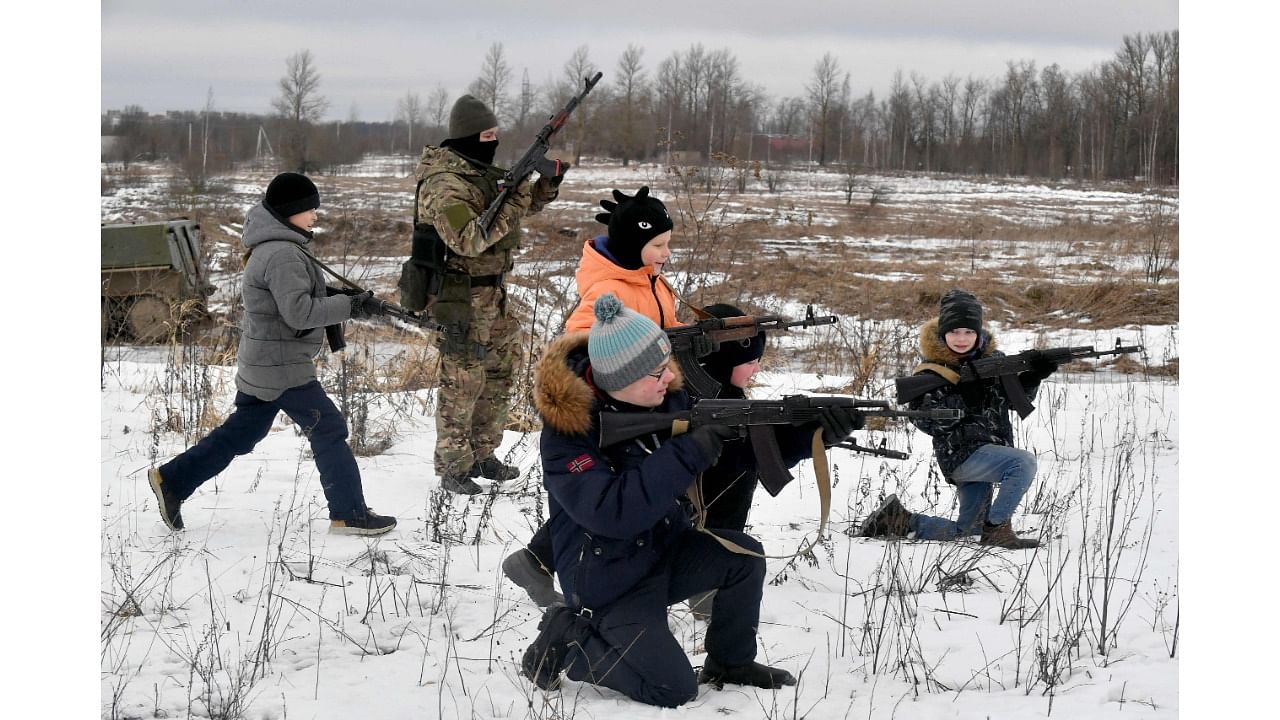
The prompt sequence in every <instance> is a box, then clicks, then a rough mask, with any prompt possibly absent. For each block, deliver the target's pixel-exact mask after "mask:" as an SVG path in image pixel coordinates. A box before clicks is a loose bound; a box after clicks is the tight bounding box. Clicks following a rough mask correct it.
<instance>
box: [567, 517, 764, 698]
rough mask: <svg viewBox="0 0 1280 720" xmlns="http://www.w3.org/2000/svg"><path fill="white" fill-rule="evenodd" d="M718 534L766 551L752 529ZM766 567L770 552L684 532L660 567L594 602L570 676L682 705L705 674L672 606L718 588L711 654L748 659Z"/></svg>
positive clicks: (726, 660)
mask: <svg viewBox="0 0 1280 720" xmlns="http://www.w3.org/2000/svg"><path fill="white" fill-rule="evenodd" d="M718 534H719V535H721V536H722V537H724V538H726V539H728V540H732V541H733V542H735V543H737V544H739V545H741V546H742V547H744V548H747V549H748V550H754V551H755V552H761V553H762V552H764V549H763V546H762V545H761V544H760V542H759V541H757V540H756V539H755V538H753V537H751V536H750V535H747V534H745V533H741V532H734V531H731V530H724V531H720V532H719V533H718ZM764 572H765V561H764V559H763V558H757V557H752V556H750V555H740V554H736V553H732V552H729V551H728V550H726V549H725V548H724V547H722V546H721V545H720V544H719V543H718V542H716V541H715V540H714V539H713V538H712V537H710V536H709V535H706V534H705V533H700V532H697V531H694V530H690V531H688V532H686V533H684V534H683V535H681V536H680V537H679V539H678V540H677V542H676V544H675V545H674V546H673V547H672V549H671V550H670V551H669V552H668V553H667V555H666V557H664V559H663V562H662V563H661V564H660V565H659V566H658V567H657V568H655V570H654V572H652V573H651V574H649V575H648V576H647V577H645V578H644V579H643V580H641V581H640V583H639V584H637V585H636V586H635V587H634V588H632V589H631V590H628V591H627V593H626V594H625V595H623V596H622V597H621V598H619V599H618V600H617V601H615V602H614V603H612V604H611V605H609V606H608V607H607V608H603V609H601V608H593V609H592V611H591V613H590V619H589V624H590V631H588V632H585V633H583V636H582V638H581V639H580V640H579V642H578V643H577V644H575V645H574V646H573V648H572V650H571V652H570V653H569V657H568V663H569V664H568V665H567V666H566V671H567V674H568V676H569V678H570V679H572V680H577V681H580V682H589V683H592V684H595V685H602V686H604V687H608V688H612V689H614V690H617V691H618V692H620V693H622V694H624V695H626V696H627V697H630V698H632V699H634V700H638V701H640V702H643V703H648V704H650V705H658V706H662V707H676V706H678V705H681V704H683V703H685V702H688V701H689V700H692V699H693V698H695V697H697V694H698V680H697V677H696V675H695V674H694V671H693V666H692V665H691V664H690V663H689V658H688V656H686V655H685V652H684V648H682V647H681V646H680V643H679V642H677V641H676V639H675V637H674V636H672V634H671V631H670V629H668V627H667V606H669V605H673V604H675V603H678V602H682V601H684V600H687V599H689V598H690V597H692V596H694V595H697V594H699V593H703V592H706V591H708V590H716V591H717V592H716V595H715V600H714V604H713V606H712V612H711V625H710V627H708V628H707V637H706V648H707V655H708V656H710V657H713V658H715V659H716V660H717V661H718V662H720V663H721V664H722V665H728V666H733V665H743V664H746V663H749V662H751V661H752V660H754V659H755V656H756V627H757V625H759V623H760V598H761V595H762V593H763V590H764ZM584 614H586V613H584Z"/></svg>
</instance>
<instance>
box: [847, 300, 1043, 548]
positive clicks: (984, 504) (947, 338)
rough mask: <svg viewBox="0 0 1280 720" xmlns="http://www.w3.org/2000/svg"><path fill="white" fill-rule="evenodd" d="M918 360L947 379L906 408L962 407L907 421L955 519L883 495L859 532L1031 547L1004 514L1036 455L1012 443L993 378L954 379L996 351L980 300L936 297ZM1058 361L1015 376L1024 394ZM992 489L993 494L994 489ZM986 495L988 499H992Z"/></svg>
mask: <svg viewBox="0 0 1280 720" xmlns="http://www.w3.org/2000/svg"><path fill="white" fill-rule="evenodd" d="M920 355H921V356H922V358H923V359H924V363H923V364H921V365H920V366H919V367H917V368H916V374H919V373H926V372H927V373H933V374H935V375H939V376H941V377H943V378H946V379H947V380H948V381H949V383H948V384H947V385H945V386H943V387H941V388H939V389H937V390H934V391H932V392H929V393H926V394H925V395H924V396H922V397H920V398H918V399H916V400H914V401H912V402H911V403H910V407H911V408H912V409H913V410H919V409H923V410H932V409H935V408H947V409H958V410H963V411H964V413H965V414H964V417H963V418H961V419H959V420H930V419H913V420H912V422H913V423H915V425H916V427H918V428H920V429H921V430H922V431H924V432H925V433H928V434H929V435H931V436H933V452H934V456H935V457H936V458H937V461H938V468H939V469H940V470H941V471H942V476H943V477H944V478H946V480H947V482H949V483H951V484H952V485H955V486H956V495H957V496H958V499H959V503H960V512H959V515H958V516H957V518H956V519H955V520H950V519H948V518H941V517H934V516H931V515H923V514H919V513H911V512H908V511H907V510H906V508H904V507H903V506H902V504H901V503H900V502H899V501H898V497H897V495H890V496H889V497H888V498H886V499H885V501H884V503H883V504H882V505H881V506H880V508H879V509H878V510H876V511H875V512H873V513H872V514H871V515H870V517H868V518H867V520H866V522H864V523H863V526H862V533H861V534H862V536H863V537H880V536H885V535H900V536H906V535H908V534H910V533H914V537H916V538H917V539H921V540H955V539H957V538H960V537H964V536H967V535H976V534H979V533H981V536H982V537H981V541H980V542H981V543H982V544H983V545H994V546H997V547H1003V548H1010V549H1024V548H1033V547H1036V546H1037V545H1039V544H1040V543H1039V542H1038V541H1036V540H1027V539H1022V538H1019V537H1018V536H1017V535H1015V534H1014V532H1013V524H1012V522H1011V519H1012V518H1013V513H1014V511H1015V510H1016V509H1017V507H1018V503H1019V502H1021V500H1022V497H1023V495H1025V494H1026V492H1027V489H1028V488H1029V487H1030V486H1031V481H1032V480H1034V479H1035V475H1036V456H1035V455H1033V454H1031V453H1029V452H1027V451H1026V450H1022V449H1020V448H1016V447H1014V445H1013V426H1012V424H1011V423H1010V421H1009V411H1010V408H1009V397H1008V396H1007V395H1006V394H1005V390H1004V388H1003V387H1002V386H1001V384H1000V382H999V381H998V379H995V378H989V379H980V380H975V381H970V382H956V380H957V379H958V375H957V373H958V372H959V370H960V368H961V367H962V366H963V364H964V363H966V362H968V361H971V360H975V359H977V358H983V357H999V356H1001V355H1003V353H1001V352H1000V351H999V350H997V349H996V340H995V337H994V336H993V335H992V334H991V332H990V331H989V330H987V329H986V328H984V327H982V305H981V304H980V303H979V302H978V298H976V297H974V296H973V295H972V294H971V293H968V292H965V291H964V290H951V291H948V292H947V294H945V295H943V296H942V301H941V305H940V310H939V313H938V317H937V318H935V319H933V320H930V321H929V322H927V323H925V325H924V327H922V328H921V329H920ZM1057 369H1058V364H1057V363H1055V362H1053V361H1052V360H1049V359H1048V358H1045V357H1039V358H1038V359H1037V360H1036V361H1035V362H1034V363H1033V369H1032V370H1029V371H1027V372H1024V373H1022V374H1021V375H1019V376H1018V381H1019V382H1020V383H1021V385H1022V387H1023V389H1024V390H1025V391H1026V394H1027V397H1028V398H1034V397H1035V394H1036V391H1037V390H1038V389H1039V388H1040V381H1041V380H1044V379H1045V378H1046V377H1048V376H1049V375H1051V374H1053V372H1054V371H1055V370H1057ZM996 486H999V487H1000V492H999V494H996V493H995V487H996ZM993 496H994V500H993Z"/></svg>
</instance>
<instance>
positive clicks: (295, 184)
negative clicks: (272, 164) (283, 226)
mask: <svg viewBox="0 0 1280 720" xmlns="http://www.w3.org/2000/svg"><path fill="white" fill-rule="evenodd" d="M262 204H263V205H266V206H267V209H268V210H271V211H273V212H275V214H276V215H278V216H280V218H281V219H288V218H289V217H290V216H293V215H297V214H298V213H300V212H303V211H305V210H311V209H312V208H318V207H320V191H319V190H317V189H316V184H315V183H313V182H311V179H310V178H308V177H307V176H306V175H299V174H298V173H291V172H287V173H280V174H279V175H277V176H275V178H274V179H272V180H271V184H270V185H268V186H267V194H266V196H265V197H263V199H262Z"/></svg>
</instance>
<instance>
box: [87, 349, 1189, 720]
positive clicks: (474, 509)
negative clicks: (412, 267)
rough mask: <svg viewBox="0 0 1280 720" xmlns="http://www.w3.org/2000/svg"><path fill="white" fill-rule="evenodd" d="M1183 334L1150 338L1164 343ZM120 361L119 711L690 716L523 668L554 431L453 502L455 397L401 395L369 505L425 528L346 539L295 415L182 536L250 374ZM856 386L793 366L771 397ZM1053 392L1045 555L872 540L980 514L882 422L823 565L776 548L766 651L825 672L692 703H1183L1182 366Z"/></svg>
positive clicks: (107, 374) (107, 599)
mask: <svg viewBox="0 0 1280 720" xmlns="http://www.w3.org/2000/svg"><path fill="white" fill-rule="evenodd" d="M1158 335H1159V332H1155V331H1148V332H1145V333H1144V337H1145V339H1146V341H1147V342H1148V343H1151V344H1152V345H1159V343H1160V342H1162V341H1160V340H1158V339H1157V338H1156V337H1155V336H1158ZM1167 335H1168V338H1169V339H1168V342H1170V343H1173V344H1174V345H1175V346H1176V340H1174V339H1173V337H1174V334H1173V333H1167ZM1020 346H1021V345H1020V343H1019V342H1018V341H1017V339H1014V340H1011V341H1010V347H1020ZM1175 352H1176V351H1175ZM102 367H103V374H102V384H103V389H102V393H101V401H102V405H101V411H102V413H101V437H100V440H101V458H102V483H101V504H102V528H101V551H102V552H101V564H100V569H101V581H102V583H101V591H102V592H101V608H100V609H101V613H100V615H101V640H102V641H101V656H100V659H101V663H100V664H101V673H102V674H101V679H102V681H101V702H102V713H103V715H104V716H114V717H170V718H172V717H187V716H188V713H190V714H191V715H192V716H196V717H206V716H211V715H212V716H218V717H221V715H217V713H218V712H220V711H223V710H227V709H231V710H236V709H238V710H239V711H240V712H241V714H240V715H233V716H236V717H241V716H242V717H248V718H282V717H315V718H337V717H353V716H354V717H387V718H399V717H422V716H427V717H436V716H439V717H446V718H454V717H457V718H470V717H486V718H487V717H502V718H524V717H537V718H544V717H565V718H568V717H617V718H633V717H662V716H665V713H664V711H660V710H657V709H654V708H648V707H645V706H642V705H639V704H636V703H633V702H631V701H629V700H626V699H625V698H623V697H621V696H620V695H618V694H616V693H614V692H612V691H608V690H597V689H595V688H593V687H590V686H583V685H579V684H577V683H571V682H570V683H566V685H565V688H564V689H563V690H562V691H560V692H556V693H550V694H544V693H542V692H540V691H538V690H536V689H535V688H533V687H532V686H531V685H530V684H529V683H528V682H527V681H526V680H525V679H523V678H522V677H520V675H519V673H518V662H519V657H520V654H521V653H522V652H523V650H524V648H525V647H526V646H527V644H528V643H529V641H530V640H531V639H532V638H533V636H534V635H535V634H536V625H537V620H538V618H539V612H538V610H537V608H536V607H534V606H533V605H532V604H531V603H530V602H529V601H528V599H527V598H526V597H525V596H524V595H523V594H522V593H521V591H520V590H519V589H517V588H515V587H514V586H512V585H511V584H510V583H508V582H506V581H505V580H504V579H503V578H502V576H501V573H500V571H499V567H498V566H499V562H500V561H501V559H502V558H503V557H504V556H505V554H506V553H507V552H509V551H510V550H512V549H513V548H514V547H516V546H518V545H519V544H521V543H522V542H523V541H524V540H526V539H527V538H528V537H529V535H530V533H531V531H532V528H533V527H535V526H536V525H537V523H538V521H539V519H540V517H541V516H542V515H543V513H544V512H545V509H544V506H543V503H542V501H541V499H540V491H539V479H540V468H539V463H538V458H537V452H536V448H537V444H538V443H537V436H536V434H522V433H513V432H508V433H507V436H506V439H505V441H504V443H503V446H502V448H501V449H500V454H501V455H503V456H505V457H506V459H507V460H508V461H509V462H513V463H515V464H517V465H519V466H520V467H521V469H522V470H523V471H524V474H523V476H522V477H521V478H520V479H519V480H517V481H514V482H512V483H510V484H509V485H508V486H507V487H503V488H502V492H501V493H499V494H494V495H480V496H476V497H474V498H457V497H453V496H446V495H441V494H440V493H438V492H437V486H438V480H437V478H436V474H435V472H434V468H433V467H432V460H431V448H432V446H433V441H434V435H435V428H434V417H433V411H432V408H433V402H432V396H431V392H430V391H425V390H424V391H420V392H418V393H415V394H396V395H389V396H387V397H382V398H378V399H376V400H375V401H374V403H373V406H372V408H371V410H370V421H371V422H378V423H382V424H383V425H384V426H390V427H393V428H394V433H393V435H394V438H395V440H394V443H393V444H392V445H391V447H390V448H389V449H388V450H387V451H386V452H384V453H382V454H379V455H376V456H372V457H362V458H360V459H359V462H360V468H361V471H362V473H363V476H364V487H365V492H366V496H367V498H368V501H369V503H370V504H371V505H372V506H373V507H374V508H375V509H376V510H378V511H379V512H383V513H389V514H392V515H396V516H397V517H399V519H400V525H399V527H398V528H397V530H395V531H393V532H392V533H391V534H389V535H387V536H384V537H382V538H379V539H374V540H365V539H355V538H350V537H339V536H330V535H328V534H327V533H326V526H327V519H326V517H327V516H326V513H325V504H324V498H323V495H322V493H321V492H320V488H319V486H318V480H317V475H316V471H315V469H314V465H313V463H312V462H311V460H310V458H309V452H308V450H307V446H306V442H305V440H303V438H301V437H300V436H299V434H298V433H297V431H296V429H295V428H294V427H293V426H291V425H290V424H289V423H288V421H287V420H286V419H284V417H283V416H281V417H280V418H279V419H278V421H277V424H276V426H275V427H274V428H273V431H272V433H271V434H270V435H269V436H268V437H267V438H266V439H265V440H264V441H263V442H262V443H261V444H260V445H259V446H258V448H257V450H255V451H254V453H253V454H251V455H249V456H246V457H243V458H240V459H238V460H236V461H235V462H234V463H233V464H232V465H231V467H230V468H229V469H228V470H227V471H225V472H224V473H223V474H222V475H220V476H219V477H217V478H215V479H214V480H212V481H210V482H209V483H207V484H206V485H205V486H204V487H203V488H201V490H200V491H198V493H197V494H196V495H195V496H193V497H192V498H191V499H190V500H189V501H188V502H187V503H186V505H184V507H183V517H184V519H185V521H186V525H187V528H186V530H185V531H184V532H179V533H170V532H168V531H167V530H166V528H165V527H164V525H163V524H162V523H161V522H160V519H159V516H158V514H157V511H156V504H155V500H154V498H153V497H152V494H151V491H150V489H149V488H148V486H147V480H146V469H147V468H148V467H149V466H151V465H152V464H155V463H157V462H162V461H164V460H165V459H167V458H169V457H170V456H172V455H174V454H175V453H177V452H180V451H181V450H182V449H183V448H184V447H185V444H186V442H187V440H185V439H184V436H183V434H182V433H180V432H176V431H174V430H171V429H166V426H168V427H173V426H172V425H170V423H171V421H172V420H171V419H172V418H181V417H187V416H190V415H191V414H192V413H195V412H198V411H199V410H200V409H201V407H202V398H201V396H200V395H199V393H196V392H194V391H189V390H185V391H184V388H190V387H193V386H197V387H198V386H199V385H200V384H201V383H207V384H208V386H209V387H210V388H211V389H212V392H211V395H210V396H209V398H208V400H207V403H208V406H209V407H210V409H212V410H214V411H216V412H220V413H221V412H225V411H226V409H227V408H228V407H229V405H230V402H231V399H232V397H233V395H234V385H233V383H232V377H233V372H234V368H232V367H222V366H202V367H191V366H190V365H189V364H187V365H178V364H176V363H175V362H173V361H172V360H171V358H170V357H169V356H168V355H167V353H166V351H165V350H163V349H159V348H147V349H136V348H129V347H121V348H109V349H108V353H107V358H106V360H105V362H104V364H103V366H102ZM844 380H845V379H844V378H832V377H825V378H821V379H820V378H817V377H815V376H813V375H806V374H803V373H790V372H787V373H782V372H776V373H768V374H765V375H764V377H763V381H762V383H761V385H760V386H759V387H757V388H756V389H754V390H753V394H754V395H755V396H756V397H770V396H775V395H777V394H781V393H787V392H794V391H803V390H812V389H815V388H817V387H819V386H821V385H828V386H829V385H832V384H839V383H841V382H843V381H844ZM1037 405H1038V408H1039V409H1038V410H1037V412H1036V413H1034V414H1033V415H1032V416H1031V417H1030V418H1029V419H1028V420H1027V421H1026V422H1023V423H1020V424H1019V423H1017V422H1015V425H1017V428H1018V430H1017V433H1018V438H1019V442H1020V443H1021V444H1022V445H1023V446H1024V447H1027V448H1029V449H1031V450H1033V451H1034V452H1036V454H1037V455H1038V457H1039V459H1040V471H1039V473H1038V480H1037V483H1036V486H1035V488H1034V489H1033V491H1032V493H1030V494H1029V496H1028V500H1027V502H1026V503H1024V506H1023V508H1022V510H1023V512H1022V513H1021V514H1020V515H1019V516H1018V517H1016V518H1015V524H1016V525H1017V526H1018V527H1020V528H1023V529H1025V530H1028V531H1032V532H1036V533H1042V534H1043V535H1044V537H1045V538H1046V540H1047V544H1046V546H1045V547H1044V548H1042V549H1041V550H1039V551H1036V552H1030V551H1017V552H1014V551H996V552H990V551H987V550H985V549H983V548H980V547H978V546H977V545H975V544H972V543H928V542H903V543H885V542H881V541H877V540H864V539H860V538H856V537H851V534H852V533H854V532H855V530H856V527H857V524H858V521H860V520H861V518H862V517H863V516H865V514H866V513H867V512H868V511H869V510H870V509H871V508H873V507H874V506H875V505H876V504H877V503H878V501H879V499H880V498H881V497H883V495H884V494H887V493H890V492H897V493H898V494H899V495H900V496H901V497H902V498H903V499H904V501H905V502H906V504H907V505H908V506H909V507H910V508H911V509H913V510H917V511H925V512H934V513H941V514H948V513H951V512H952V511H953V507H952V504H953V493H952V492H951V489H950V487H949V486H947V485H946V484H945V483H942V482H941V481H939V480H938V478H937V477H936V472H935V471H932V470H931V468H932V462H931V454H930V449H929V443H928V439H927V437H926V436H924V435H922V434H920V433H918V432H917V431H915V430H913V429H909V428H908V427H897V428H893V429H890V430H889V431H886V432H883V433H870V432H864V433H860V435H861V436H862V437H861V438H860V439H861V440H862V441H863V442H864V444H866V443H867V442H876V441H877V440H878V439H879V438H881V437H883V438H885V439H887V441H888V444H889V446H890V447H894V448H897V449H901V450H904V451H909V452H910V453H911V457H910V459H908V460H904V461H883V460H879V459H875V458H869V457H866V456H861V455H855V454H851V453H848V452H846V451H835V452H833V453H832V456H831V459H832V461H833V463H834V467H833V471H832V477H833V481H834V482H835V488H834V494H833V500H832V514H831V526H830V531H829V534H828V536H827V538H826V539H825V540H824V541H823V543H822V544H821V545H820V546H818V548H816V550H815V553H814V556H813V557H812V558H806V559H800V560H796V561H786V560H771V561H769V573H768V578H769V580H770V582H769V584H768V585H767V586H766V588H765V596H764V605H763V611H762V618H761V626H760V629H759V645H760V652H761V656H762V658H767V659H768V661H769V662H771V663H777V664H781V665H783V666H785V667H787V668H789V669H791V671H792V672H793V673H796V674H797V675H799V676H800V677H801V682H800V684H799V685H798V686H797V687H794V688H786V689H783V690H781V691H778V692H771V691H763V690H753V689H741V688H733V687H732V686H730V687H729V689H726V690H725V691H720V692H718V691H715V690H712V689H709V688H707V687H703V688H702V690H701V691H700V693H699V696H698V698H697V699H696V700H694V701H693V702H692V703H691V704H690V705H688V706H687V707H686V708H685V709H683V710H681V711H679V712H681V714H682V717H690V718H708V719H710V718H718V717H722V716H725V715H729V716H740V717H792V716H793V715H796V714H797V713H798V715H796V716H806V717H864V718H890V717H929V718H943V717H954V718H978V717H1000V718H1036V717H1045V716H1046V715H1049V714H1050V713H1052V715H1051V716H1056V717H1069V718H1077V717H1079V718H1083V717H1097V716H1099V715H1102V714H1111V713H1113V712H1120V711H1122V712H1123V717H1137V718H1173V717H1177V715H1178V706H1179V703H1178V681H1177V676H1178V664H1179V661H1178V659H1177V657H1176V656H1177V655H1178V653H1177V652H1175V650H1176V645H1177V642H1178V618H1179V594H1178V590H1179V587H1178V511H1177V506H1178V503H1177V500H1178V448H1179V433H1178V412H1177V408H1178V386H1177V384H1176V383H1172V382H1169V381H1161V380H1156V379H1149V380H1148V379H1142V378H1141V377H1138V376H1123V375H1114V374H1111V373H1107V372H1098V373H1087V374H1084V373H1079V374H1066V375H1060V376H1055V377H1054V378H1052V379H1051V380H1050V381H1049V382H1047V383H1046V385H1045V387H1044V390H1043V391H1042V395H1041V397H1040V398H1039V399H1038V402H1037ZM796 476H797V479H796V481H795V482H794V483H792V484H791V485H790V486H788V487H787V488H786V490H784V491H783V493H782V494H781V495H780V496H779V497H777V498H770V497H769V496H768V495H767V494H765V493H759V494H758V495H757V498H756V504H755V507H754V508H753V510H752V517H751V527H750V530H751V532H753V533H754V534H756V535H757V536H758V537H759V538H760V539H761V540H762V541H763V542H764V543H765V545H766V547H767V549H768V550H769V551H771V552H772V553H774V554H785V553H789V552H794V551H795V550H797V549H798V548H799V547H801V546H802V544H803V543H804V542H805V541H806V539H807V538H809V537H810V536H811V535H812V533H813V532H814V531H815V529H816V523H817V515H818V502H817V493H816V492H815V486H814V482H815V480H814V476H813V472H812V466H811V464H809V463H805V464H803V465H801V466H800V467H799V468H798V470H797V472H796ZM1113 501H1114V502H1113ZM670 625H671V629H672V631H673V632H674V633H675V634H676V636H677V638H679V640H680V642H681V643H682V644H683V645H684V646H685V648H686V649H687V651H688V653H689V655H690V657H691V659H692V661H693V662H694V663H695V664H698V663H700V662H701V661H702V660H703V659H704V658H705V654H704V652H703V648H702V640H703V637H704V634H705V626H704V625H702V624H700V623H698V622H696V621H695V620H694V619H693V618H692V617H691V615H690V614H689V613H688V611H687V609H686V608H684V607H683V606H677V607H675V608H673V609H672V612H671V614H670ZM1171 656H1174V657H1171ZM220 709H221V710H220Z"/></svg>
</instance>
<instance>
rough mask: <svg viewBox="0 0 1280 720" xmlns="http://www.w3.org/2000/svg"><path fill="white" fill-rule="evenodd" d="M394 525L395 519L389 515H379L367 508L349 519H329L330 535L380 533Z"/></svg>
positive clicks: (387, 530)
mask: <svg viewBox="0 0 1280 720" xmlns="http://www.w3.org/2000/svg"><path fill="white" fill-rule="evenodd" d="M395 526H396V519H395V518H393V517H391V516H390V515H379V514H377V513H375V512H374V511H373V510H371V509H369V508H365V509H364V512H363V513H361V514H359V515H357V516H355V517H353V518H351V519H350V520H330V521H329V533H330V534H332V535H381V534H383V533H385V532H390V531H391V529H392V528H394V527H395Z"/></svg>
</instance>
